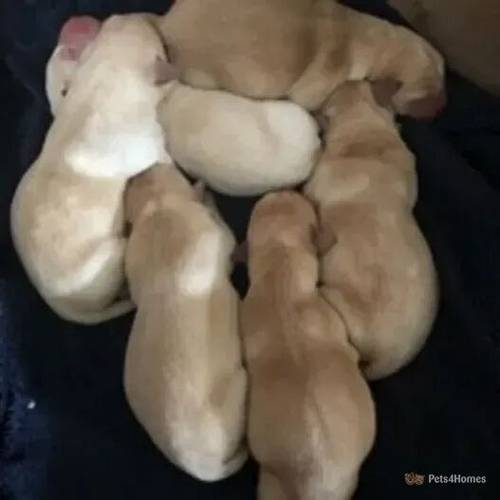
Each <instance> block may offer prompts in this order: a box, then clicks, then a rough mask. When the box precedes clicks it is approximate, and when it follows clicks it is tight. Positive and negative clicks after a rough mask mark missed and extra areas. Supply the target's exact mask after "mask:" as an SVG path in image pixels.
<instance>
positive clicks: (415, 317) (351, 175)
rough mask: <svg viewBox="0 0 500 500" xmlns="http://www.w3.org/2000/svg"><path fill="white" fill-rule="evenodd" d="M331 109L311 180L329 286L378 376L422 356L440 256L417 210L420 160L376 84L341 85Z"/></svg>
mask: <svg viewBox="0 0 500 500" xmlns="http://www.w3.org/2000/svg"><path fill="white" fill-rule="evenodd" d="M327 114H328V115H329V119H330V127H329V129H328V131H327V134H326V148H325V152H324V155H323V157H322V159H321V160H320V162H319V164H318V166H317V167H316V170H315V173H314V175H313V177H312V179H311V180H310V181H309V183H308V184H307V185H306V187H305V193H306V194H307V195H308V196H309V197H310V198H311V199H312V200H313V201H314V202H315V203H316V204H317V206H318V209H319V212H320V220H321V230H320V237H319V242H320V246H321V247H322V255H323V256H322V261H321V282H322V284H323V286H322V293H323V295H324V297H325V298H326V299H327V300H328V301H329V303H330V304H331V305H332V306H333V307H335V308H336V309H337V310H338V312H339V313H340V315H341V316H342V318H343V319H344V321H345V322H346V324H347V327H348V332H349V336H350V339H351V342H352V343H353V344H354V345H355V347H356V348H357V349H358V351H359V352H360V354H361V359H362V361H363V363H364V364H365V374H366V376H367V377H368V378H370V379H378V378H381V377H386V376H388V375H391V374H392V373H395V372H396V371H397V370H399V369H400V368H402V367H403V366H404V365H406V364H407V363H409V362H410V361H411V360H412V359H413V358H414V357H415V356H416V355H417V353H418V352H419V351H420V349H421V348H422V346H423V344H424V342H425V340H426V339H427V336H428V334H429V332H430V330H431V326H432V324H433V321H434V317H435V314H436V309H437V303H438V290H437V280H436V273H435V269H434V264H433V260H432V256H431V253H430V251H429V248H428V246H427V243H426V241H425V239H424V237H423V235H422V234H421V232H420V230H419V228H418V226H417V223H416V221H415V219H414V217H413V214H412V211H413V208H414V205H415V202H416V199H417V189H418V188H417V176H416V172H415V160H414V157H413V155H412V154H411V152H410V151H409V150H408V149H407V147H406V146H405V144H404V143H403V141H402V139H401V138H400V136H399V131H398V128H397V125H396V124H395V122H394V118H393V116H392V114H391V113H390V112H389V111H388V110H386V109H383V108H382V107H380V106H379V105H378V104H377V103H376V102H375V100H374V97H373V95H372V90H371V88H370V85H369V84H368V83H350V84H345V85H344V86H342V87H341V88H339V90H338V91H337V92H336V93H335V94H334V95H333V97H332V98H331V99H330V101H329V102H328V106H327Z"/></svg>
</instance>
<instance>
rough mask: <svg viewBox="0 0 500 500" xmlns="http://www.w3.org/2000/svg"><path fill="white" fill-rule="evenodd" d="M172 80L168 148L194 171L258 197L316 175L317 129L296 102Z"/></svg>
mask: <svg viewBox="0 0 500 500" xmlns="http://www.w3.org/2000/svg"><path fill="white" fill-rule="evenodd" d="M168 85H169V86H170V88H169V91H168V92H167V93H166V97H165V99H164V100H163V101H162V103H161V105H160V108H159V120H160V123H161V124H162V126H163V130H164V132H165V138H166V144H167V149H168V151H169V153H170V154H171V155H172V157H173V158H174V159H175V160H176V162H178V163H179V165H181V167H182V168H183V169H184V170H185V171H186V172H187V173H188V174H190V175H191V176H193V177H195V178H197V179H202V180H203V181H205V182H206V183H207V184H208V185H210V186H211V187H212V188H213V189H215V190H217V191H219V192H221V193H225V194H229V195H233V196H254V195H259V194H262V193H265V192H266V191H270V190H273V189H278V188H284V187H292V186H295V185H297V184H300V183H302V182H303V181H305V180H306V179H307V178H308V177H309V175H310V174H311V171H312V169H313V167H314V165H315V164H316V162H317V160H318V156H319V154H320V139H319V136H318V128H317V125H316V122H315V121H314V119H313V118H312V117H311V116H310V115H309V114H308V113H307V112H305V111H304V110H303V109H302V108H301V107H299V106H298V105H297V104H294V103H292V102H288V101H254V100H252V99H247V98H244V97H239V96H236V95H232V94H229V93H227V92H220V91H216V90H214V91H210V90H199V89H194V88H192V87H188V86H186V85H182V84H180V83H178V82H174V83H170V84H168Z"/></svg>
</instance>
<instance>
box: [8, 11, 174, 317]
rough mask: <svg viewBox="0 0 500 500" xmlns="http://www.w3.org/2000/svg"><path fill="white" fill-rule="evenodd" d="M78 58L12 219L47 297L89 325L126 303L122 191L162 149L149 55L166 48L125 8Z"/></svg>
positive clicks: (24, 257)
mask: <svg viewBox="0 0 500 500" xmlns="http://www.w3.org/2000/svg"><path fill="white" fill-rule="evenodd" d="M125 45H126V46H128V47H129V49H128V50H127V51H124V50H123V47H124V46H125ZM81 57H82V64H81V67H80V69H79V71H78V73H77V74H76V76H75V78H74V82H73V86H72V88H71V89H70V91H69V93H68V95H67V97H66V99H65V100H64V102H63V103H62V104H61V106H60V108H59V109H58V110H57V116H56V119H55V121H54V123H53V125H52V127H51V128H50V130H49V133H48V135H47V138H46V140H45V143H44V145H43V149H42V152H41V154H40V156H39V157H38V159H37V160H36V162H35V163H34V164H33V165H32V166H31V168H30V169H29V170H28V172H27V173H26V174H25V176H24V177H23V179H22V181H21V183H20V185H19V187H18V189H17V192H16V194H15V198H14V201H13V204H12V208H11V224H12V234H13V238H14V243H15V246H16V249H17V252H18V253H19V256H20V258H21V260H22V262H23V264H24V266H25V268H26V270H27V272H28V275H29V277H30V278H31V280H32V282H33V284H34V285H35V286H36V288H37V289H38V291H39V292H40V294H41V295H42V297H43V298H44V299H45V301H46V302H47V303H48V304H49V305H50V306H51V307H52V309H53V310H54V311H55V312H57V313H58V314H59V315H60V316H61V317H63V318H65V319H67V320H70V321H75V322H79V323H88V324H91V323H98V322H101V321H105V320H107V319H111V318H113V317H115V316H118V315H120V314H123V313H125V312H127V311H129V310H131V309H132V308H133V305H132V303H131V302H130V301H128V300H124V301H121V302H114V301H115V300H116V298H117V296H118V294H119V293H120V292H121V290H122V288H123V287H124V284H125V283H124V269H123V259H124V253H125V238H124V237H123V231H124V218H123V208H122V205H123V200H122V197H123V193H124V191H125V185H126V182H127V179H128V178H129V177H131V176H133V175H135V174H137V173H138V172H140V171H142V170H145V169H146V168H148V167H149V166H151V165H152V164H153V163H155V162H157V161H159V160H161V159H162V158H163V157H164V156H165V153H164V147H163V136H162V131H161V128H160V126H159V125H158V123H157V121H156V107H157V105H158V102H159V100H160V99H161V92H160V89H158V88H157V87H156V86H155V84H154V81H155V72H154V65H155V60H156V59H157V58H164V57H165V55H164V49H163V45H162V42H161V40H160V38H159V37H158V36H157V34H156V31H155V30H154V28H153V27H152V25H151V24H149V23H147V22H145V21H144V20H143V19H142V18H140V17H137V16H133V15H132V16H115V17H112V18H110V19H109V20H108V21H107V22H106V23H104V25H103V26H102V29H101V30H100V32H99V34H98V35H97V37H96V38H95V41H92V40H90V39H89V43H88V45H87V47H86V49H85V50H84V51H83V54H82V56H81Z"/></svg>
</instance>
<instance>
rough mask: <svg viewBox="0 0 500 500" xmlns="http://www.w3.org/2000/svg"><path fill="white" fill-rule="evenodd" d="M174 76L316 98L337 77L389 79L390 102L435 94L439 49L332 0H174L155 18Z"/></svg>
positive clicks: (436, 99) (425, 106)
mask: <svg viewBox="0 0 500 500" xmlns="http://www.w3.org/2000/svg"><path fill="white" fill-rule="evenodd" d="M159 26H160V30H161V32H162V33H163V36H164V38H165V42H166V44H167V48H168V53H169V57H170V59H171V61H172V63H173V64H174V65H175V66H176V67H177V69H178V70H179V71H180V72H181V81H182V82H183V83H188V84H190V85H193V86H195V87H200V88H207V89H223V90H228V91H230V92H234V93H236V94H241V95H245V96H249V97H254V98H282V97H288V98H290V99H291V100H293V101H295V102H296V103H298V104H300V105H301V106H303V107H305V108H306V109H309V110H317V109H319V108H321V106H322V104H323V103H324V102H325V100H326V99H327V97H328V96H329V95H330V94H331V93H332V92H333V91H334V90H335V88H336V87H338V86H339V85H340V84H341V83H343V82H344V81H346V80H363V79H369V80H378V79H389V78H390V79H393V80H395V81H397V82H400V84H401V87H400V89H399V90H398V92H397V93H396V94H395V96H394V104H395V106H396V108H397V110H398V112H400V113H402V114H410V115H413V116H415V117H422V118H425V117H432V116H434V115H435V114H437V113H438V112H439V111H440V109H441V108H442V107H443V105H444V103H445V93H444V87H443V80H444V69H443V60H442V58H441V56H440V55H439V54H438V53H437V52H436V51H435V50H434V49H433V48H432V47H431V46H430V45H429V44H428V43H427V42H426V41H425V40H423V39H422V38H420V37H419V36H417V35H415V34H414V33H413V32H411V31H409V30H407V29H406V28H403V27H400V26H395V25H392V24H390V23H388V22H386V21H383V20H381V19H378V18H375V17H372V16H369V15H366V14H362V13H360V12H357V11H355V10H352V9H349V8H348V7H345V6H343V5H340V4H339V3H337V2H334V1H332V0H179V1H177V2H176V3H175V4H174V5H173V6H172V8H171V9H170V11H169V13H168V14H167V15H166V16H164V18H163V19H162V20H161V22H160V25H159Z"/></svg>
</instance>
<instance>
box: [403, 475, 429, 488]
mask: <svg viewBox="0 0 500 500" xmlns="http://www.w3.org/2000/svg"><path fill="white" fill-rule="evenodd" d="M424 482H425V475H422V474H417V473H416V472H407V473H406V474H405V483H406V484H407V485H408V486H422V485H423V484H424Z"/></svg>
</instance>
